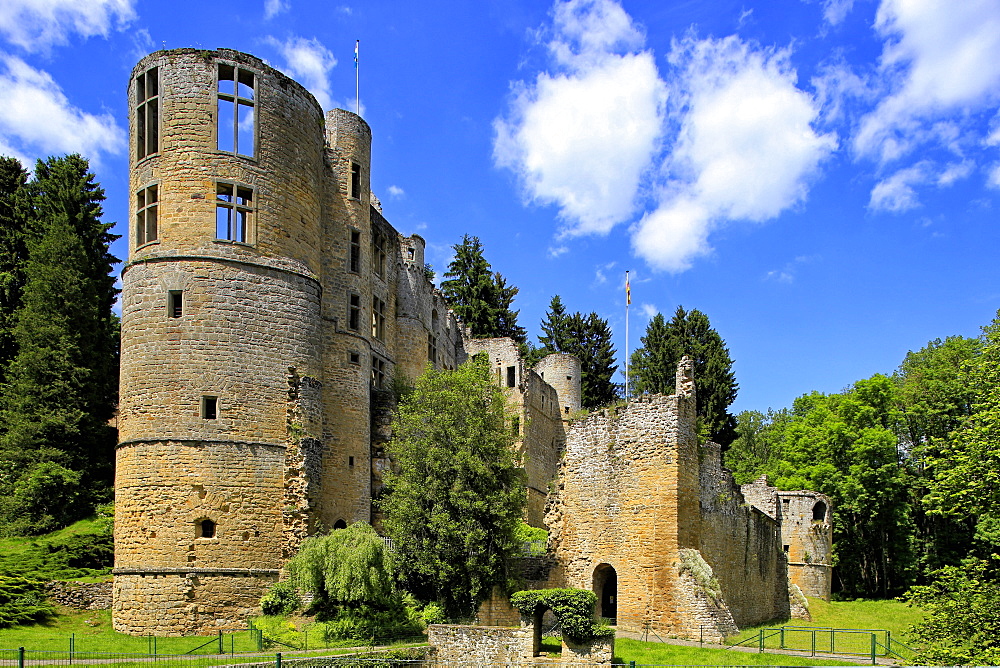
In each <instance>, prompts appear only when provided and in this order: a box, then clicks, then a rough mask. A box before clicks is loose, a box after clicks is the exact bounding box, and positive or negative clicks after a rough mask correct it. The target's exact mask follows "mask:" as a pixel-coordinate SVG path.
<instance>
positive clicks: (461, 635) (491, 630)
mask: <svg viewBox="0 0 1000 668" xmlns="http://www.w3.org/2000/svg"><path fill="white" fill-rule="evenodd" d="M427 644H429V645H430V646H431V647H433V648H434V649H435V655H434V656H435V660H436V661H439V662H441V663H444V664H445V665H450V664H454V665H462V666H523V665H531V664H532V663H533V657H534V651H533V648H534V629H532V627H530V626H526V627H522V626H518V627H516V628H508V627H503V626H463V625H457V624H431V625H430V626H428V627H427Z"/></svg>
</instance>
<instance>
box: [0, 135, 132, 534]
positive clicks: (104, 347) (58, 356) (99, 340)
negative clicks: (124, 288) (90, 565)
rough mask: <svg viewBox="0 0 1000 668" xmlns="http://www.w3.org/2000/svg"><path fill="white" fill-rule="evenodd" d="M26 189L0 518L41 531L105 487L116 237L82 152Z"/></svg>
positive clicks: (44, 166)
mask: <svg viewBox="0 0 1000 668" xmlns="http://www.w3.org/2000/svg"><path fill="white" fill-rule="evenodd" d="M27 191H28V194H29V196H30V197H29V203H30V209H28V215H30V218H31V220H30V225H31V228H32V234H31V235H30V236H29V238H28V240H27V243H26V248H27V251H28V261H27V263H26V264H25V265H24V276H25V283H24V289H23V292H22V298H21V302H22V304H21V307H20V309H19V310H18V311H17V313H16V325H15V328H14V340H15V343H16V346H17V352H16V354H15V355H14V357H13V359H12V360H11V362H10V366H9V368H8V373H7V378H6V383H5V384H4V385H3V387H2V388H0V421H2V425H3V426H2V429H3V431H2V434H0V463H2V465H3V469H4V471H6V477H7V478H11V477H13V479H12V480H10V481H9V482H11V483H12V484H11V485H10V486H8V487H6V488H5V489H3V490H0V495H3V498H2V499H0V520H3V521H4V522H5V524H6V530H7V531H18V532H41V531H47V530H51V529H53V528H56V527H57V526H58V525H59V524H61V523H64V522H66V521H70V520H72V519H74V518H75V517H78V516H79V515H81V514H84V513H85V512H86V511H87V509H88V506H87V504H88V503H90V502H92V501H93V500H94V499H95V496H100V495H101V494H102V493H103V494H106V493H107V490H108V489H109V487H110V484H111V477H112V462H113V457H114V445H115V441H116V435H115V432H114V429H113V428H112V427H110V426H109V425H108V421H109V420H110V418H111V417H112V416H113V414H114V408H115V402H116V400H117V391H118V388H117V380H118V375H117V368H118V362H117V359H118V337H117V335H118V328H117V318H116V317H115V316H114V314H113V313H112V311H111V306H112V304H113V302H114V299H115V294H116V290H115V287H114V278H113V277H112V276H111V274H110V272H111V269H112V264H113V263H114V262H117V260H116V259H115V258H114V257H113V256H112V255H111V254H110V253H109V251H108V245H109V244H110V243H111V241H113V240H114V239H116V238H117V237H116V236H115V235H112V234H111V233H110V232H109V231H108V230H109V228H110V227H111V226H110V225H109V224H105V223H102V222H101V221H100V216H101V204H100V203H101V201H103V199H104V192H103V190H102V189H101V188H100V187H99V186H98V185H97V184H96V183H95V182H94V175H93V174H91V173H90V172H89V168H88V164H87V161H86V160H84V159H83V158H81V157H80V156H75V155H73V156H67V157H64V158H50V159H49V160H47V161H44V162H43V161H39V162H38V165H37V166H36V169H35V179H34V180H33V181H32V182H31V183H30V184H28V186H27ZM78 486H79V487H80V488H79V489H78ZM32 489H33V490H35V493H33V494H30V495H28V496H25V494H26V493H27V492H26V490H32Z"/></svg>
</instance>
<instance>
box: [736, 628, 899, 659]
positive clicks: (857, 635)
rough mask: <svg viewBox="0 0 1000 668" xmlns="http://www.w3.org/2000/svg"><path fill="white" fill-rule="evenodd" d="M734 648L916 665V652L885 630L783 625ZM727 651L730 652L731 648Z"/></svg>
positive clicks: (761, 631)
mask: <svg viewBox="0 0 1000 668" xmlns="http://www.w3.org/2000/svg"><path fill="white" fill-rule="evenodd" d="M733 647H757V649H758V650H759V651H760V652H761V653H763V652H764V651H765V650H768V649H779V650H782V649H783V650H792V651H797V652H809V656H818V655H820V654H830V655H837V656H850V657H864V658H866V659H870V660H871V662H872V665H874V664H875V663H876V662H877V659H878V658H879V657H885V658H890V657H894V658H897V659H902V660H903V661H906V662H912V660H913V659H914V658H915V656H916V651H915V650H913V649H912V648H911V647H908V646H906V645H904V644H903V643H901V642H899V641H898V640H896V639H895V638H893V637H892V633H891V632H890V631H887V630H885V629H834V628H813V627H808V626H782V627H780V628H768V629H759V630H758V632H757V634H756V635H753V636H750V637H749V638H746V639H745V640H742V641H740V642H738V643H734V644H732V645H729V647H728V648H733ZM728 648H727V649H728Z"/></svg>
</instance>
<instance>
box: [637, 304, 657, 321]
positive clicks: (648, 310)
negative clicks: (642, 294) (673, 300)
mask: <svg viewBox="0 0 1000 668" xmlns="http://www.w3.org/2000/svg"><path fill="white" fill-rule="evenodd" d="M639 309H640V310H641V311H642V314H643V315H645V316H646V318H647V319H649V320H652V319H653V317H654V316H656V314H657V313H659V312H660V309H658V308H656V304H640V305H639Z"/></svg>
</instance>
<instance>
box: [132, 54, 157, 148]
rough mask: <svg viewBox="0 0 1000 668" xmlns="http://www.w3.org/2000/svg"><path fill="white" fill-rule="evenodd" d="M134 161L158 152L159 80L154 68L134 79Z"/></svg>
mask: <svg viewBox="0 0 1000 668" xmlns="http://www.w3.org/2000/svg"><path fill="white" fill-rule="evenodd" d="M135 98H136V99H135V102H136V107H135V129H136V132H135V138H136V146H135V149H136V159H137V160H141V159H143V158H145V157H146V156H147V155H152V154H154V153H157V152H158V151H159V150H160V78H159V70H158V68H156V67H154V68H152V69H149V70H147V71H145V72H143V73H142V74H140V75H139V77H138V78H137V79H136V86H135Z"/></svg>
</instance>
